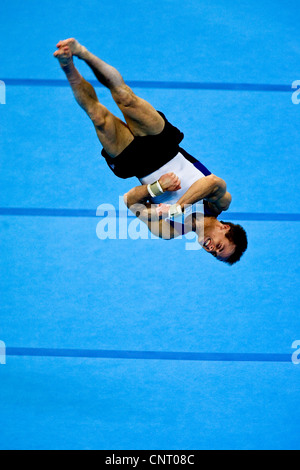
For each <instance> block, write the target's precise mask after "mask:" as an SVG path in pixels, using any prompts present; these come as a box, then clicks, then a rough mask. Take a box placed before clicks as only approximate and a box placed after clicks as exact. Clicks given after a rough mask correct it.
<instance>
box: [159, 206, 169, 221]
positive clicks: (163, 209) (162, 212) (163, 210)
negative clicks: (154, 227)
mask: <svg viewBox="0 0 300 470" xmlns="http://www.w3.org/2000/svg"><path fill="white" fill-rule="evenodd" d="M170 207H171V206H170V205H169V204H159V206H157V208H156V213H157V215H158V216H159V217H163V218H166V217H168V215H169V210H170Z"/></svg>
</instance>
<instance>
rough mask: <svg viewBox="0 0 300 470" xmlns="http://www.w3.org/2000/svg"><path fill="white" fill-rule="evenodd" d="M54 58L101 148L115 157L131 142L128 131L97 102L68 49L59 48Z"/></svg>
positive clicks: (132, 137) (131, 138)
mask: <svg viewBox="0 0 300 470" xmlns="http://www.w3.org/2000/svg"><path fill="white" fill-rule="evenodd" d="M54 56H55V57H56V58H57V59H58V60H59V62H60V65H61V67H62V70H63V71H64V72H65V74H66V76H67V79H68V80H69V83H70V85H71V87H72V90H73V93H74V96H75V98H76V101H77V102H78V104H79V105H80V106H81V107H82V109H84V111H85V112H86V113H87V114H88V116H89V117H90V119H91V120H92V122H93V124H94V126H95V129H96V132H97V135H98V138H99V140H100V142H101V144H102V146H103V148H104V149H105V150H106V152H107V153H108V154H109V155H110V156H111V157H116V156H117V155H119V154H120V153H121V152H122V151H123V150H124V149H125V148H126V147H127V146H128V145H129V144H130V143H131V142H132V141H133V139H134V136H133V135H132V133H131V131H130V129H129V128H128V126H127V125H126V124H125V123H124V122H123V121H121V119H119V118H117V117H116V116H114V115H113V114H112V113H110V112H109V111H108V109H107V108H106V107H105V106H103V105H102V104H101V103H100V102H99V100H98V98H97V95H96V92H95V90H94V88H93V87H92V85H91V84H90V83H88V82H87V81H86V80H85V79H84V78H83V77H82V76H81V75H80V73H79V72H78V70H77V69H76V68H75V66H74V63H73V57H72V52H71V50H70V48H69V47H67V46H66V47H61V48H60V49H59V50H58V51H56V52H55V54H54Z"/></svg>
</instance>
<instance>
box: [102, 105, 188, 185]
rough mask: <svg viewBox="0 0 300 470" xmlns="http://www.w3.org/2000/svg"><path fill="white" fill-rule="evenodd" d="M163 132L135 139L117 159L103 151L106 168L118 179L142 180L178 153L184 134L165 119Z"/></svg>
mask: <svg viewBox="0 0 300 470" xmlns="http://www.w3.org/2000/svg"><path fill="white" fill-rule="evenodd" d="M158 112H159V114H160V115H161V116H162V117H163V119H164V120H165V127H164V130H163V131H162V132H161V133H160V134H158V135H147V136H145V137H135V138H134V140H133V141H132V142H131V144H129V146H128V147H127V148H126V149H125V150H124V151H123V152H122V153H121V154H120V155H118V156H117V157H114V158H113V157H110V156H109V155H108V153H107V152H106V151H105V150H104V149H103V150H102V155H103V157H104V158H105V160H106V162H107V164H108V166H109V167H110V169H111V170H112V171H113V172H114V174H115V175H116V176H118V177H119V178H123V179H127V178H132V177H137V178H139V179H140V178H144V177H145V176H148V175H150V174H151V173H154V172H155V171H157V170H159V169H160V168H161V167H162V166H164V165H165V164H166V163H168V162H169V161H170V160H172V159H173V158H174V157H176V155H177V154H178V152H179V144H180V142H181V141H182V140H183V139H184V134H183V133H182V132H180V130H179V129H177V127H174V126H172V124H171V123H170V122H169V121H168V120H167V119H166V117H165V115H164V114H163V113H161V112H160V111H158Z"/></svg>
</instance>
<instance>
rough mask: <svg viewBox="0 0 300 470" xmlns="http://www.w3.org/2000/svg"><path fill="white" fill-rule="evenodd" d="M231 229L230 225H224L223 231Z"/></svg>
mask: <svg viewBox="0 0 300 470" xmlns="http://www.w3.org/2000/svg"><path fill="white" fill-rule="evenodd" d="M229 229H230V225H227V224H222V228H221V230H229Z"/></svg>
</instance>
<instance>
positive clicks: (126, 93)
mask: <svg viewBox="0 0 300 470" xmlns="http://www.w3.org/2000/svg"><path fill="white" fill-rule="evenodd" d="M112 94H113V98H114V100H115V102H116V103H117V105H118V106H124V108H129V107H131V106H134V105H135V104H136V102H137V96H136V95H135V94H134V93H133V91H132V90H131V88H129V86H127V85H122V86H120V87H118V88H116V89H115V90H113V92H112Z"/></svg>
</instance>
